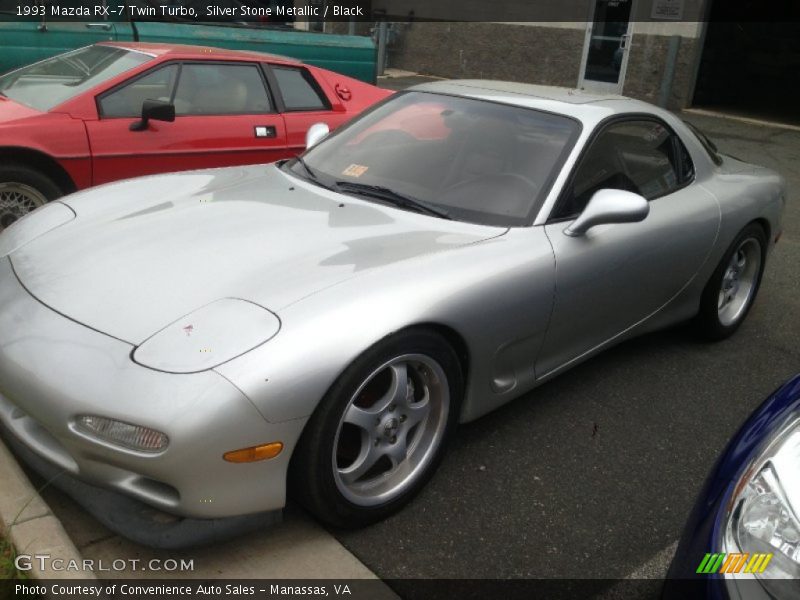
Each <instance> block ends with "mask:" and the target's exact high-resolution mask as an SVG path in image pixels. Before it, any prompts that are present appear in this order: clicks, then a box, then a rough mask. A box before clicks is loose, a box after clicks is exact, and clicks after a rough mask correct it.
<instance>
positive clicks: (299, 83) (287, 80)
mask: <svg viewBox="0 0 800 600" xmlns="http://www.w3.org/2000/svg"><path fill="white" fill-rule="evenodd" d="M272 72H273V73H274V74H275V79H277V80H278V87H279V88H280V90H281V96H283V103H284V104H285V105H286V110H328V109H329V108H330V107H329V106H328V102H327V101H326V100H325V99H324V97H323V96H322V94H321V93H320V91H319V90H318V89H317V86H316V84H315V83H314V80H313V79H312V77H311V74H310V73H309V72H308V71H306V70H305V69H303V68H294V67H278V66H273V67H272Z"/></svg>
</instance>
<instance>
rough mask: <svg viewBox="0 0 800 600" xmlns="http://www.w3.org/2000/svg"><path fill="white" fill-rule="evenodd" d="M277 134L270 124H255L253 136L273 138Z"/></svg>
mask: <svg viewBox="0 0 800 600" xmlns="http://www.w3.org/2000/svg"><path fill="white" fill-rule="evenodd" d="M277 136H278V131H277V130H276V129H275V128H274V127H273V126H272V125H256V127H255V137H257V138H274V137H277Z"/></svg>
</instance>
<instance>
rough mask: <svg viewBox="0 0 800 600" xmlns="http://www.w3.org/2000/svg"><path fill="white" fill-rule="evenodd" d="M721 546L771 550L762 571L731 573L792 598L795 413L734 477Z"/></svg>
mask: <svg viewBox="0 0 800 600" xmlns="http://www.w3.org/2000/svg"><path fill="white" fill-rule="evenodd" d="M722 545H723V550H724V551H725V552H731V553H740V554H750V555H753V554H772V555H773V556H772V558H771V559H770V560H769V563H768V565H767V569H766V570H764V572H762V573H758V572H756V573H755V574H749V573H740V574H737V575H735V576H736V577H742V576H744V577H753V576H754V577H755V578H756V579H758V580H759V581H760V582H761V584H762V585H763V587H764V588H765V589H766V590H767V591H768V592H770V593H771V594H773V595H774V596H776V597H786V598H793V597H796V596H792V595H791V594H789V592H793V593H796V592H797V589H796V586H797V581H796V580H797V579H798V578H800V417H798V416H797V415H796V414H795V415H794V416H793V417H792V419H790V420H789V422H788V425H784V426H783V427H781V428H780V429H779V430H778V432H777V434H775V435H773V436H772V437H771V439H770V441H769V442H767V444H766V447H765V448H764V449H762V451H761V452H759V453H758V454H757V456H756V457H755V459H754V460H751V461H750V463H749V465H748V467H747V468H746V469H745V471H744V474H743V475H742V476H741V478H740V480H739V481H738V483H737V485H736V487H735V489H734V492H733V495H732V498H731V501H730V502H729V504H728V509H727V515H726V523H725V528H724V534H723V543H722ZM762 566H763V564H762ZM746 570H747V569H745V571H746ZM759 570H761V569H758V570H757V571H759ZM790 579H795V581H787V580H790Z"/></svg>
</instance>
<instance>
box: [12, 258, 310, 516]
mask: <svg viewBox="0 0 800 600" xmlns="http://www.w3.org/2000/svg"><path fill="white" fill-rule="evenodd" d="M120 318H124V315H123V316H121V317H120ZM132 349H133V348H132V346H131V345H130V344H127V343H125V342H122V341H120V340H117V339H114V338H111V337H109V336H107V335H104V334H102V333H99V332H96V331H94V330H91V329H89V328H87V327H85V326H83V325H80V324H78V323H76V322H74V321H71V320H70V319H68V318H66V317H64V316H62V315H60V314H58V313H56V312H55V311H53V310H51V309H50V308H48V307H46V306H44V305H43V304H41V303H40V302H39V301H37V300H36V299H34V298H33V297H32V296H31V295H30V294H28V292H27V291H26V290H25V289H24V288H23V287H22V285H21V284H20V283H19V281H18V280H17V278H16V276H15V275H14V273H13V270H12V267H11V262H10V261H9V260H8V259H0V422H2V424H3V425H4V426H5V428H6V429H8V430H9V431H10V432H11V433H12V434H13V436H14V437H15V438H16V439H17V440H18V441H19V442H20V443H21V444H22V445H23V446H24V447H26V448H28V449H29V450H31V451H32V452H33V453H35V455H37V456H38V457H40V458H43V459H44V460H46V461H47V462H48V463H50V464H51V465H54V466H56V467H58V468H59V469H60V470H62V471H64V472H66V473H67V474H69V475H71V476H73V477H76V478H78V479H80V480H83V481H85V482H87V483H90V484H93V485H97V486H100V487H103V488H107V489H111V490H115V491H116V492H120V493H122V494H124V495H126V496H128V497H131V498H135V499H137V500H139V501H141V502H144V503H146V504H148V505H150V506H153V507H156V508H158V509H160V510H163V511H165V512H168V513H171V514H175V515H180V516H184V517H192V518H201V519H215V518H220V517H231V516H239V515H247V514H253V513H259V512H264V511H274V510H280V509H281V508H282V507H283V506H284V503H285V497H286V470H287V467H288V463H289V459H290V457H291V453H292V450H293V449H294V445H295V443H296V441H297V439H298V437H299V435H300V433H301V431H302V428H303V425H304V424H305V420H304V419H299V420H295V421H288V422H284V423H269V422H267V421H266V420H265V419H264V418H263V417H262V415H261V414H260V413H259V412H258V410H257V409H256V408H255V407H254V406H253V404H252V403H251V402H250V401H249V399H248V398H246V397H245V396H244V395H243V394H242V392H240V391H239V390H238V389H237V388H236V387H235V386H233V385H232V384H231V383H229V382H228V381H227V380H226V379H225V378H223V377H222V376H220V375H219V374H217V373H216V372H214V371H206V372H203V373H196V374H191V375H173V374H168V373H161V372H157V371H153V370H150V369H147V368H144V367H141V366H139V365H137V364H135V363H134V362H133V361H132V360H131V359H130V353H131V351H132ZM82 414H96V415H102V416H106V417H110V418H113V419H118V420H120V421H125V422H130V423H136V424H139V425H143V426H146V427H151V428H153V429H156V430H159V431H162V432H164V433H165V434H167V436H168V437H169V440H170V444H169V446H168V448H167V449H166V450H165V451H164V452H162V453H160V454H158V455H148V454H144V453H140V452H134V451H129V450H125V449H122V448H117V447H116V446H111V445H109V444H106V443H103V442H100V441H97V440H94V439H92V438H90V437H88V436H86V435H84V434H82V433H79V432H78V431H76V430H75V428H74V421H75V419H76V417H77V416H79V415H82ZM273 441H281V442H283V444H284V450H283V452H282V453H281V454H280V455H279V456H277V457H276V458H274V459H271V460H266V461H261V462H255V463H246V464H234V463H229V462H226V461H224V460H223V458H222V456H223V454H224V453H225V452H228V451H231V450H237V449H240V448H246V447H250V446H254V445H258V444H263V443H268V442H273Z"/></svg>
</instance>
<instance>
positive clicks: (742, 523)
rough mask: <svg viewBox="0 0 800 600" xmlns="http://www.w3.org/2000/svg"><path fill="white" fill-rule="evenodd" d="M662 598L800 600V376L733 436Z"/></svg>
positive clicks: (688, 527)
mask: <svg viewBox="0 0 800 600" xmlns="http://www.w3.org/2000/svg"><path fill="white" fill-rule="evenodd" d="M663 596H664V599H665V600H667V599H669V600H672V599H677V598H680V599H681V600H683V599H685V598H704V599H713V600H716V599H739V598H747V599H748V600H749V599H751V598H752V599H760V598H765V599H769V598H774V599H776V600H784V599H789V598H790V599H800V375H798V376H796V377H794V378H793V379H791V380H789V381H788V382H786V383H785V384H784V385H783V386H782V387H781V388H780V389H778V390H777V391H776V392H775V393H773V394H772V395H771V396H770V397H769V398H768V399H767V400H766V402H764V403H763V404H762V405H761V406H760V407H759V408H758V410H756V412H755V413H753V415H751V416H750V418H749V419H748V420H747V422H746V423H745V424H744V425H743V426H742V428H741V429H740V430H739V431H738V432H737V433H736V435H734V437H733V439H732V440H731V441H730V443H729V444H728V447H727V448H726V449H725V451H724V453H723V454H722V456H721V457H720V459H719V460H718V461H717V464H716V465H715V466H714V469H713V470H712V471H711V474H710V476H709V477H708V480H707V481H706V483H705V485H704V486H703V490H702V491H701V492H700V496H699V497H698V499H697V502H696V504H695V506H694V509H693V510H692V513H691V516H690V517H689V521H688V523H687V524H686V529H685V531H684V533H683V536H682V538H681V541H680V543H679V545H678V549H677V552H676V554H675V559H674V560H673V562H672V565H671V567H670V570H669V574H668V580H667V582H666V584H665V586H664V592H663Z"/></svg>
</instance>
